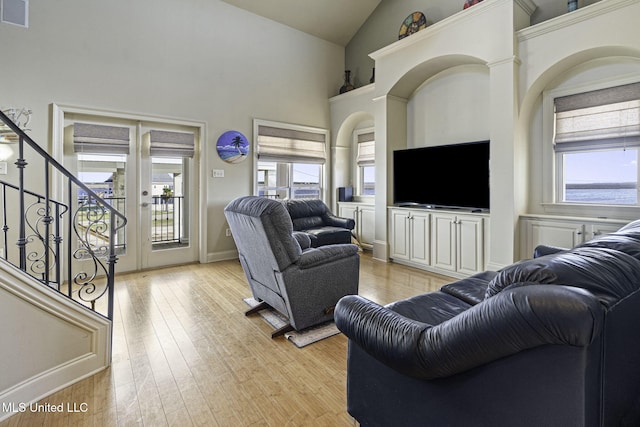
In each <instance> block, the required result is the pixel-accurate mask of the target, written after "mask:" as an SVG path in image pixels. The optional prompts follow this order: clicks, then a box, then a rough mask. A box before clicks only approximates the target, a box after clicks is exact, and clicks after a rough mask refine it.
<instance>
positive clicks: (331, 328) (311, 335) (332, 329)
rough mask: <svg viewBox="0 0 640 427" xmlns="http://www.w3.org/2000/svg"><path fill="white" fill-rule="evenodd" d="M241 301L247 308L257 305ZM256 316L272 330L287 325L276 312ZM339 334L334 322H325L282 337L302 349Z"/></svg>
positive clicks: (265, 311) (283, 318) (253, 301)
mask: <svg viewBox="0 0 640 427" xmlns="http://www.w3.org/2000/svg"><path fill="white" fill-rule="evenodd" d="M243 301H244V302H245V303H246V304H247V305H248V306H249V307H255V306H256V305H258V301H256V300H255V299H253V298H244V299H243ZM258 314H260V316H261V317H262V318H263V319H264V321H265V322H267V323H268V324H269V325H271V327H273V328H274V329H279V328H281V327H283V326H284V325H286V324H287V319H286V318H285V317H284V316H283V315H282V314H280V313H278V312H277V311H276V310H260V311H259V312H258ZM339 333H340V330H339V329H338V328H337V327H336V324H335V323H334V322H327V323H323V324H321V325H317V326H313V327H311V328H308V329H304V330H302V331H291V332H287V333H286V334H284V337H285V338H286V339H288V340H289V341H291V342H292V343H293V344H295V346H296V347H298V348H302V347H304V346H307V345H309V344H313V343H315V342H318V341H320V340H323V339H325V338H329V337H332V336H334V335H337V334H339Z"/></svg>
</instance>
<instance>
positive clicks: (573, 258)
mask: <svg viewBox="0 0 640 427" xmlns="http://www.w3.org/2000/svg"><path fill="white" fill-rule="evenodd" d="M627 243H628V242H627ZM639 278H640V260H638V259H636V258H634V257H633V256H631V255H629V254H627V253H625V252H621V251H619V250H616V249H610V248H605V247H579V248H574V249H572V250H570V251H566V252H560V253H557V254H552V255H545V256H542V257H539V258H535V259H531V260H526V261H521V262H518V263H515V264H513V265H511V266H509V267H507V268H505V269H503V270H502V271H500V272H499V273H498V275H497V276H496V277H495V278H494V279H493V280H491V281H490V282H489V284H488V286H487V290H486V293H485V299H486V298H490V297H492V296H494V295H497V294H498V293H500V292H502V291H503V290H505V289H508V288H513V287H519V286H527V285H545V284H548V285H565V286H573V287H576V288H582V289H585V290H587V291H589V292H590V293H592V294H593V295H594V296H595V297H596V298H598V299H599V301H600V302H601V303H602V304H604V305H605V306H606V307H612V306H614V305H615V304H616V303H617V302H618V301H620V300H622V299H624V298H625V297H626V296H628V295H630V294H631V293H633V292H634V291H636V290H637V289H638V288H639V287H640V280H639Z"/></svg>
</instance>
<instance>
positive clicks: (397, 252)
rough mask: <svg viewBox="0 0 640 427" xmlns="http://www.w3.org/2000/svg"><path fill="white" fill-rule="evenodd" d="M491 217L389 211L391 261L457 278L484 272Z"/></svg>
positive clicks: (398, 209)
mask: <svg viewBox="0 0 640 427" xmlns="http://www.w3.org/2000/svg"><path fill="white" fill-rule="evenodd" d="M487 227H488V214H471V213H468V214H467V213H459V212H448V211H444V210H438V211H433V210H427V209H413V208H400V207H392V208H389V246H390V248H389V249H390V258H391V259H392V260H393V261H394V262H398V263H401V264H407V265H411V266H414V267H418V268H423V269H425V270H429V271H433V272H436V273H440V274H445V275H448V276H453V277H466V276H470V275H472V274H475V273H478V272H480V271H483V270H484V259H485V235H486V234H487Z"/></svg>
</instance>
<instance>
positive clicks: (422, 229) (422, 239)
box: [409, 212, 430, 264]
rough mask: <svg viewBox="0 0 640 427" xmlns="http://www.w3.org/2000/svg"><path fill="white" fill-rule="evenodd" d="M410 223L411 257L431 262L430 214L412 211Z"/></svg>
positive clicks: (420, 261)
mask: <svg viewBox="0 0 640 427" xmlns="http://www.w3.org/2000/svg"><path fill="white" fill-rule="evenodd" d="M409 224H410V230H411V231H410V234H409V236H410V238H409V245H410V251H409V255H410V258H411V260H412V261H416V262H419V263H422V264H429V244H430V242H429V214H428V213H424V212H411V217H410V218H409Z"/></svg>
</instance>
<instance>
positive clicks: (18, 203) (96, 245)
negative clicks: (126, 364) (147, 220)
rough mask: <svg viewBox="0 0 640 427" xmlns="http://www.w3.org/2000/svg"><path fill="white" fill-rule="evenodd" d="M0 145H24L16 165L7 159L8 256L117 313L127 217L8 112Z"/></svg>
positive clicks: (89, 303)
mask: <svg viewBox="0 0 640 427" xmlns="http://www.w3.org/2000/svg"><path fill="white" fill-rule="evenodd" d="M0 145H7V146H8V147H9V148H10V149H11V151H13V147H14V146H15V145H17V151H18V153H17V160H16V161H15V163H14V164H15V166H16V167H15V169H14V168H9V167H7V164H6V163H0V171H2V170H4V171H5V173H6V174H5V175H4V176H5V177H6V180H4V179H0V191H1V193H0V203H1V204H2V218H0V220H2V224H1V227H2V228H1V230H2V239H0V245H1V244H4V246H3V247H2V248H1V249H2V252H1V258H3V259H4V260H6V261H8V262H10V263H11V264H13V265H15V266H16V267H18V268H20V269H21V270H22V271H24V272H25V273H27V274H29V275H30V276H32V277H34V278H35V279H36V280H38V281H40V282H41V283H43V284H44V285H46V286H47V287H49V288H51V289H54V290H56V291H58V292H60V293H62V294H64V295H65V296H67V297H68V298H70V299H72V300H74V301H76V302H78V303H80V304H82V305H84V306H86V307H88V308H90V309H91V310H94V311H95V312H97V313H99V314H101V315H103V316H105V317H107V318H109V319H113V305H114V283H115V264H116V262H117V259H118V256H117V255H118V253H119V252H122V251H123V250H124V249H125V247H126V242H124V233H123V232H122V231H123V230H124V227H125V225H126V223H127V220H126V218H125V216H124V215H123V214H122V213H120V212H119V211H118V210H117V209H115V208H114V207H113V206H111V204H110V203H109V202H108V201H106V200H104V199H103V198H101V197H100V196H99V195H98V194H96V193H95V192H94V191H93V190H91V189H90V188H89V187H87V186H86V185H85V184H84V183H83V182H82V181H80V180H79V179H78V178H77V177H76V176H74V175H73V174H72V173H71V172H69V171H68V170H67V169H66V168H65V167H63V166H62V165H61V164H60V163H58V162H57V161H56V160H55V159H54V158H53V157H51V156H50V155H49V153H47V152H46V151H45V150H44V149H43V148H42V147H40V146H39V145H38V144H36V143H35V142H34V141H33V140H32V139H31V137H29V136H28V135H27V134H26V133H25V131H24V130H22V129H21V128H20V127H19V126H18V125H17V124H16V123H14V122H13V121H12V120H11V119H10V118H9V117H8V116H7V115H5V113H4V112H2V111H0ZM14 154H15V153H14ZM27 172H28V177H29V179H28V180H25V175H27ZM0 173H2V172H0ZM0 178H3V175H0ZM51 182H56V183H62V186H63V187H64V188H62V189H58V190H59V192H58V193H59V194H64V195H63V196H62V197H63V198H64V199H65V200H53V198H52V185H51ZM27 187H30V188H27ZM58 193H56V194H58ZM12 242H15V244H12Z"/></svg>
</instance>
